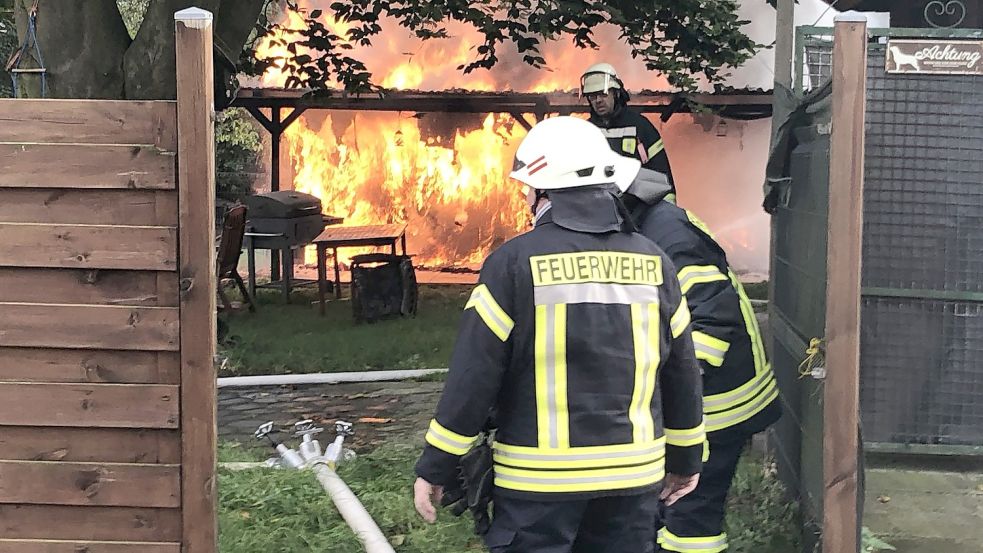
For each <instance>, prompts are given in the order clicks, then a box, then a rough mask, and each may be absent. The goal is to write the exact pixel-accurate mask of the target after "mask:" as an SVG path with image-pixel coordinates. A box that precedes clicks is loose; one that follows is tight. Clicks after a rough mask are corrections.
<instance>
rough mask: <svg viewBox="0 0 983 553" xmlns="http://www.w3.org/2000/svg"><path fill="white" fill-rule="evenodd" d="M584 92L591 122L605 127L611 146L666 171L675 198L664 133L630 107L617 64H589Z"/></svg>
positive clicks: (669, 197)
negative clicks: (661, 133)
mask: <svg viewBox="0 0 983 553" xmlns="http://www.w3.org/2000/svg"><path fill="white" fill-rule="evenodd" d="M580 92H581V94H583V95H584V96H586V97H587V100H588V103H589V105H590V110H591V112H590V122H591V123H593V124H595V125H597V126H598V127H599V128H600V129H601V132H603V133H604V137H605V138H607V140H608V145H609V146H610V147H611V149H612V150H613V151H615V152H618V153H619V154H621V155H623V156H628V157H633V158H635V159H637V160H639V161H641V162H642V167H644V168H646V169H650V170H653V171H658V172H660V173H662V174H663V175H666V177H667V178H668V179H669V185H670V188H671V189H670V191H669V194H667V196H666V199H667V200H669V201H675V197H676V188H675V183H674V181H673V178H672V169H671V168H670V166H669V154H668V153H666V148H665V144H664V142H663V140H662V136H661V135H660V134H659V131H657V130H656V129H655V126H654V125H652V122H651V121H649V120H648V119H647V118H646V117H645V116H644V115H642V114H640V113H638V112H636V111H634V110H633V109H631V108H630V107H628V100H629V99H630V98H629V95H628V91H627V90H626V89H625V86H624V83H622V82H621V79H620V78H619V77H618V73H617V72H616V71H615V69H614V67H613V66H612V65H610V64H607V63H598V64H595V65H592V66H590V67H589V68H587V70H586V71H585V72H584V74H583V75H582V76H581V77H580Z"/></svg>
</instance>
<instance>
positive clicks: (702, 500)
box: [623, 169, 781, 553]
mask: <svg viewBox="0 0 983 553" xmlns="http://www.w3.org/2000/svg"><path fill="white" fill-rule="evenodd" d="M669 190H670V188H669V185H668V183H667V182H666V179H665V177H664V176H663V175H661V174H659V173H656V172H652V171H647V170H645V169H642V170H641V171H640V172H639V176H638V178H636V180H635V182H634V183H633V184H632V185H631V186H630V187H629V189H628V191H627V193H626V194H625V195H624V196H623V200H624V202H625V205H626V206H627V207H628V209H630V210H631V212H632V219H633V220H634V221H635V223H636V224H637V225H638V227H639V229H640V231H641V232H642V234H644V235H645V236H646V237H648V238H649V239H651V240H652V241H654V242H655V243H656V244H658V245H659V247H660V248H662V249H663V250H664V251H665V252H666V254H667V255H668V256H669V258H670V259H671V260H672V263H673V265H674V266H675V267H676V270H677V271H679V273H678V277H679V283H680V288H681V290H682V293H683V295H684V296H685V298H686V303H687V305H688V306H689V309H690V313H691V314H692V331H693V343H694V345H695V347H696V358H697V359H698V361H699V363H700V368H701V370H702V372H703V393H704V396H703V405H704V416H705V423H706V432H707V438H708V442H709V458H708V459H705V462H704V465H703V472H702V474H701V477H700V482H699V486H697V488H696V490H695V491H694V492H693V493H691V494H689V495H687V496H686V497H684V498H682V499H680V500H679V501H678V502H676V503H675V504H674V505H669V506H667V507H666V508H665V509H664V512H663V514H662V515H663V516H662V522H663V524H664V527H663V528H662V529H661V530H660V531H659V538H658V539H659V545H660V546H661V548H662V550H663V551H676V552H680V553H718V552H720V551H726V550H727V536H726V535H725V534H724V531H723V523H724V503H725V501H726V499H727V493H728V491H729V490H730V486H731V481H732V480H733V478H734V473H735V471H736V469H737V462H738V459H739V458H740V456H741V453H742V452H743V450H744V448H745V445H746V444H747V442H748V441H749V439H750V437H751V436H752V435H753V434H755V433H757V432H761V431H762V430H765V429H766V428H767V427H768V426H770V425H771V424H773V423H774V422H775V421H776V420H778V418H779V416H780V415H781V406H780V403H779V398H778V388H777V383H776V381H775V375H774V373H773V372H772V370H771V366H770V365H769V364H768V361H767V359H766V358H765V348H764V344H763V343H762V340H761V332H760V330H759V329H758V323H757V320H756V319H755V316H754V310H753V309H752V307H751V302H750V300H748V297H747V295H746V294H745V293H744V288H743V287H742V286H741V283H740V281H739V280H738V279H737V277H736V276H735V275H734V273H733V271H731V269H730V267H729V265H728V264H727V256H726V255H725V254H724V250H723V249H722V248H721V247H720V245H719V244H717V241H716V240H715V239H714V237H713V234H711V232H710V230H709V229H708V228H707V226H706V224H704V223H703V222H702V221H701V220H700V219H699V218H697V217H696V216H695V215H693V214H692V213H690V212H689V211H686V210H684V209H681V208H679V207H677V206H676V205H673V204H672V203H669V202H667V201H663V198H664V196H665V195H666V194H667V193H668V192H669Z"/></svg>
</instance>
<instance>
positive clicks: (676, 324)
mask: <svg viewBox="0 0 983 553" xmlns="http://www.w3.org/2000/svg"><path fill="white" fill-rule="evenodd" d="M689 323H690V314H689V306H687V305H686V298H683V300H682V301H681V302H679V307H678V308H676V313H675V314H674V315H673V316H672V319H671V320H670V321H669V326H670V327H672V337H673V338H679V336H680V335H682V333H683V331H684V330H686V327H687V326H689Z"/></svg>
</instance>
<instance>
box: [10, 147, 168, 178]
mask: <svg viewBox="0 0 983 553" xmlns="http://www.w3.org/2000/svg"><path fill="white" fill-rule="evenodd" d="M174 157H175V156H174V154H173V153H172V152H165V151H163V150H158V149H157V148H154V147H150V146H94V145H89V144H12V143H4V142H0V167H3V168H4V170H3V171H0V187H11V188H144V189H155V190H171V189H173V188H174V185H175V182H174V181H175V179H174V161H175V160H174Z"/></svg>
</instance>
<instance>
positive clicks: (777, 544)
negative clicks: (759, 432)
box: [726, 453, 801, 553]
mask: <svg viewBox="0 0 983 553" xmlns="http://www.w3.org/2000/svg"><path fill="white" fill-rule="evenodd" d="M798 512H799V509H798V504H797V503H795V502H792V501H789V500H788V497H787V495H786V492H785V486H784V485H783V484H782V483H781V481H780V480H779V479H778V476H777V474H776V471H775V464H774V463H773V462H770V461H765V460H764V459H762V458H761V457H760V456H758V455H757V454H755V453H748V454H745V456H744V458H743V459H742V460H741V464H740V465H738V468H737V475H735V476H734V484H733V487H732V488H731V491H730V495H729V496H728V505H727V524H726V531H727V536H728V538H729V539H730V549H729V550H728V551H730V552H732V553H793V552H795V551H799V550H800V545H799V542H800V540H799V534H800V531H799V528H801V525H800V524H799V521H798Z"/></svg>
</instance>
